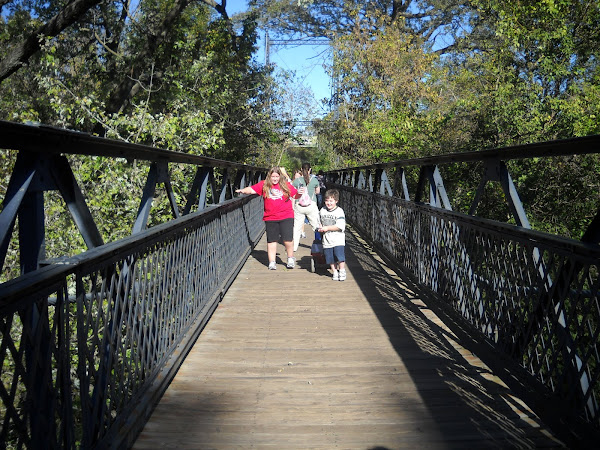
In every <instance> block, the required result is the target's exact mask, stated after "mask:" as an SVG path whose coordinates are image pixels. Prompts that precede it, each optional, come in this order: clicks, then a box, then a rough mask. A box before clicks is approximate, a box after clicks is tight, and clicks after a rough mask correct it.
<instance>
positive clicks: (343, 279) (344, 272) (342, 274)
mask: <svg viewBox="0 0 600 450" xmlns="http://www.w3.org/2000/svg"><path fill="white" fill-rule="evenodd" d="M340 281H346V270H345V269H342V270H340Z"/></svg>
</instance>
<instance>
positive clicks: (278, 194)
mask: <svg viewBox="0 0 600 450" xmlns="http://www.w3.org/2000/svg"><path fill="white" fill-rule="evenodd" d="M264 184H265V182H264V180H263V181H259V182H258V183H256V184H255V185H253V186H251V187H252V189H253V190H254V192H256V193H257V194H258V195H262V193H263V185H264ZM288 187H289V188H290V197H289V198H287V199H286V198H285V196H284V195H283V191H282V190H281V189H280V187H279V184H274V185H273V186H272V187H271V190H270V192H269V196H268V197H267V198H265V199H264V201H265V214H264V215H263V220H265V221H275V220H284V219H293V218H294V202H293V201H292V198H293V197H295V196H296V194H298V191H297V190H296V188H295V187H294V186H292V183H288Z"/></svg>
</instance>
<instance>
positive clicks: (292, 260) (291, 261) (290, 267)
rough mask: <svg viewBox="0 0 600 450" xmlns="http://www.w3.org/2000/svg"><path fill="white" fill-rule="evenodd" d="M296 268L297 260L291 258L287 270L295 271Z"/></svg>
mask: <svg viewBox="0 0 600 450" xmlns="http://www.w3.org/2000/svg"><path fill="white" fill-rule="evenodd" d="M294 267H296V258H294V257H293V256H290V257H289V258H288V262H287V268H288V269H293V268H294Z"/></svg>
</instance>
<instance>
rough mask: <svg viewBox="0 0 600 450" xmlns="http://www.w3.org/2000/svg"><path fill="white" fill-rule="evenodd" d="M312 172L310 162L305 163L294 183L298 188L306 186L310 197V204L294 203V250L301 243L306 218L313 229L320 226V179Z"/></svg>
mask: <svg viewBox="0 0 600 450" xmlns="http://www.w3.org/2000/svg"><path fill="white" fill-rule="evenodd" d="M310 172H311V168H310V164H309V163H307V162H305V163H303V164H302V176H301V177H299V178H296V179H295V180H294V181H293V183H292V184H293V185H294V187H296V189H300V188H301V187H304V186H305V187H306V189H307V192H308V195H309V197H310V203H309V204H308V205H302V204H301V201H300V200H296V202H295V204H294V251H297V250H298V245H300V235H301V233H302V227H303V225H304V220H305V219H308V221H309V223H310V224H311V226H312V227H313V230H316V229H317V228H319V226H320V222H319V208H318V207H317V194H318V193H319V192H320V190H319V180H317V177H315V176H312V175H311V173H310Z"/></svg>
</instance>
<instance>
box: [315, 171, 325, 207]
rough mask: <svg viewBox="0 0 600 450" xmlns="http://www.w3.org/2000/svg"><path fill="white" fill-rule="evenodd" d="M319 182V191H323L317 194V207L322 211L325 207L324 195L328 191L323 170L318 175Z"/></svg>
mask: <svg viewBox="0 0 600 450" xmlns="http://www.w3.org/2000/svg"><path fill="white" fill-rule="evenodd" d="M317 180H319V190H320V191H321V192H319V193H318V194H317V207H318V208H319V210H320V209H321V208H322V207H323V194H325V191H326V190H327V187H326V186H325V174H324V173H323V171H322V170H319V173H317Z"/></svg>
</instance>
